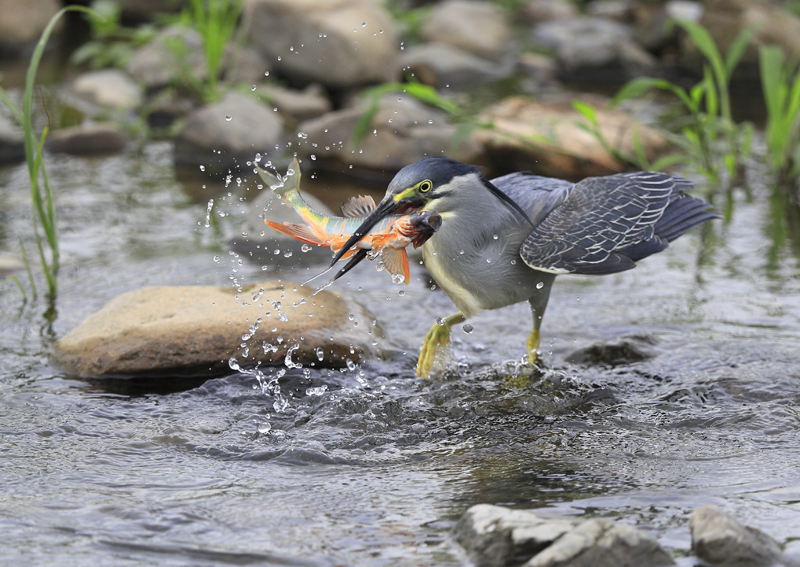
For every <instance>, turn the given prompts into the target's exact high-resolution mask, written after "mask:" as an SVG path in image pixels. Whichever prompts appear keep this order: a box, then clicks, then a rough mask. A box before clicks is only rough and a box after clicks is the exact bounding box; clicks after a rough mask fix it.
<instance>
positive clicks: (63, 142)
mask: <svg viewBox="0 0 800 567" xmlns="http://www.w3.org/2000/svg"><path fill="white" fill-rule="evenodd" d="M127 143H128V136H127V134H125V132H123V131H122V129H121V128H120V127H119V126H117V125H116V124H111V123H109V122H97V123H86V124H81V125H80V126H73V127H71V128H64V129H63V130H55V131H54V132H52V133H51V134H50V135H49V136H47V140H46V142H45V147H46V148H47V149H48V150H49V151H51V152H60V153H66V154H73V155H90V154H113V153H116V152H119V151H120V150H122V148H124V147H125V144H127Z"/></svg>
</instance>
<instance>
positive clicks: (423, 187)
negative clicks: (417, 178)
mask: <svg viewBox="0 0 800 567" xmlns="http://www.w3.org/2000/svg"><path fill="white" fill-rule="evenodd" d="M417 187H419V192H420V193H427V192H428V191H430V190H431V187H433V183H431V182H430V180H428V179H426V180H425V181H423V182H422V183H420V184H419V185H418V186H417Z"/></svg>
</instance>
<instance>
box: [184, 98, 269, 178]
mask: <svg viewBox="0 0 800 567" xmlns="http://www.w3.org/2000/svg"><path fill="white" fill-rule="evenodd" d="M283 141H284V140H283V124H282V123H281V120H280V118H279V117H278V115H277V113H276V112H274V111H273V110H272V109H271V108H267V107H266V106H265V105H263V104H261V103H260V102H258V101H257V100H255V99H254V98H253V97H252V96H250V95H246V94H241V93H236V92H231V93H228V94H227V95H225V98H223V99H222V100H221V101H219V102H217V103H214V104H210V105H208V106H205V107H203V108H200V109H199V110H196V111H195V112H193V113H192V114H190V115H189V116H188V118H187V119H186V123H185V124H184V126H183V129H182V130H181V131H180V133H179V134H178V137H177V138H176V139H175V153H174V159H175V163H176V164H177V165H181V166H193V167H197V166H203V167H204V168H206V169H209V171H215V170H225V169H227V168H230V167H234V166H235V165H236V164H241V165H243V164H244V163H246V162H247V161H248V160H251V159H253V157H254V156H255V155H256V153H261V154H267V153H271V152H274V151H275V146H276V145H279V144H282V143H283Z"/></svg>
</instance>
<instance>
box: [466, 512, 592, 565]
mask: <svg viewBox="0 0 800 567" xmlns="http://www.w3.org/2000/svg"><path fill="white" fill-rule="evenodd" d="M575 525H576V523H575V522H572V521H571V520H546V519H543V518H540V517H539V516H537V515H536V514H534V513H533V512H530V511H526V510H511V509H509V508H504V507H502V506H492V505H490V504H478V505H476V506H472V507H471V508H470V509H469V510H467V511H466V513H465V514H464V515H463V516H462V517H461V519H460V520H459V521H458V523H457V524H456V526H455V528H454V530H453V536H454V537H455V539H456V541H457V542H458V543H459V544H461V546H462V547H464V549H466V550H467V552H468V553H469V554H470V556H471V558H472V559H473V561H474V562H475V564H476V565H477V567H505V566H510V565H518V564H519V563H521V562H522V561H526V560H527V559H529V558H530V557H532V556H534V555H535V554H537V553H539V552H540V551H542V550H544V549H545V548H547V547H548V546H549V545H550V544H552V543H553V542H554V541H556V540H557V539H558V538H560V537H562V536H563V535H564V534H565V533H567V532H568V531H570V530H571V529H573V528H574V527H575Z"/></svg>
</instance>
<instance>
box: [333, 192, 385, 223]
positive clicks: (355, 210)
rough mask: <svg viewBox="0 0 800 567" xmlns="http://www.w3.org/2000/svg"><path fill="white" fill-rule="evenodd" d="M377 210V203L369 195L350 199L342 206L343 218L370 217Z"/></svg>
mask: <svg viewBox="0 0 800 567" xmlns="http://www.w3.org/2000/svg"><path fill="white" fill-rule="evenodd" d="M376 208H377V205H376V204H375V201H374V199H373V198H372V197H370V196H369V195H359V196H358V197H350V199H349V200H348V201H347V202H345V203H344V204H343V205H342V206H341V209H342V216H345V217H348V218H361V217H368V216H369V215H370V214H371V213H372V211H374V210H375V209H376Z"/></svg>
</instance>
